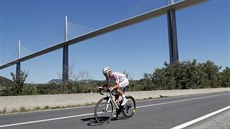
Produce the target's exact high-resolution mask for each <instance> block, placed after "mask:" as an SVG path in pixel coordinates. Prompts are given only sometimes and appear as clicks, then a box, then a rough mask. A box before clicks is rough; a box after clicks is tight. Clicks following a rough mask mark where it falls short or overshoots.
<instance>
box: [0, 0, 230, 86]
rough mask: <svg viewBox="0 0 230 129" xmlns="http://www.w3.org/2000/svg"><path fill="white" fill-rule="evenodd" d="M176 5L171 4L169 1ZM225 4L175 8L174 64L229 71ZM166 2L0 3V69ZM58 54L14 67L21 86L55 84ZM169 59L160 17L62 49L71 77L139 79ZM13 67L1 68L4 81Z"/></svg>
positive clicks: (223, 0) (212, 0) (218, 0)
mask: <svg viewBox="0 0 230 129" xmlns="http://www.w3.org/2000/svg"><path fill="white" fill-rule="evenodd" d="M177 1H180V0H175V2H177ZM229 4H230V2H229V1H228V0H209V1H208V2H205V3H202V4H199V5H195V6H192V7H189V8H185V9H182V10H177V11H176V22H177V36H178V49H179V60H180V61H188V60H190V61H191V60H193V59H197V61H198V62H200V63H204V62H206V61H207V60H211V61H213V62H215V64H216V65H219V66H222V69H224V68H225V67H230V38H229V37H230V26H229V19H230V14H229V13H230V9H229ZM165 5H167V0H39V1H38V0H0V65H2V64H5V63H7V62H9V61H12V60H15V59H17V49H18V48H17V47H18V46H17V45H18V42H19V40H20V41H21V44H22V47H21V57H23V56H26V55H28V54H32V53H34V52H37V51H39V50H41V49H44V48H47V47H49V46H52V45H55V44H58V43H60V42H63V41H64V26H65V16H67V17H68V30H69V31H68V38H69V39H71V38H74V37H77V36H80V35H82V34H85V33H87V32H90V31H93V30H95V29H99V28H102V27H104V26H107V25H110V24H112V23H115V22H118V21H120V20H124V19H127V18H129V17H132V16H135V15H138V14H141V13H144V12H147V11H150V10H153V9H157V8H159V7H162V6H165ZM62 51H63V50H62V49H59V50H56V51H53V52H51V53H48V54H45V55H42V56H39V57H36V58H33V59H30V60H28V61H25V62H22V63H21V68H22V69H23V70H24V71H26V72H28V74H29V76H28V78H27V80H26V82H28V83H47V82H49V81H50V80H51V79H59V78H60V75H61V71H62ZM164 62H169V45H168V28H167V15H162V16H159V17H156V18H153V19H150V20H147V21H144V22H141V23H138V24H135V25H132V26H128V27H125V28H122V29H119V30H116V31H113V32H110V33H107V34H104V35H101V36H98V37H95V38H92V39H89V40H86V41H83V42H80V43H77V44H75V45H71V46H69V64H70V66H71V69H72V72H73V74H72V75H75V76H78V75H79V73H80V72H87V73H88V75H89V77H88V79H96V80H102V79H104V77H103V75H102V73H101V71H102V69H103V67H105V66H109V67H111V68H112V69H113V71H118V72H123V71H126V72H128V73H129V76H130V77H131V78H132V79H141V78H142V77H143V74H144V73H153V72H154V70H155V69H156V68H162V67H163V66H164ZM15 69H16V65H13V66H11V67H8V68H5V69H3V70H0V76H4V77H6V78H9V79H11V76H10V73H11V72H15Z"/></svg>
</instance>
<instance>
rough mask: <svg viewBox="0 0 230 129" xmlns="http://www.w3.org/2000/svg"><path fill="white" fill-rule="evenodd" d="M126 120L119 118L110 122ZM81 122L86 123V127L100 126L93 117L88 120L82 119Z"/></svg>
mask: <svg viewBox="0 0 230 129" xmlns="http://www.w3.org/2000/svg"><path fill="white" fill-rule="evenodd" d="M125 119H126V118H124V117H122V116H120V117H118V118H112V119H111V121H118V120H125ZM81 120H82V121H83V122H88V123H87V125H88V126H101V125H100V124H98V123H97V121H96V119H95V118H94V117H90V118H84V119H81Z"/></svg>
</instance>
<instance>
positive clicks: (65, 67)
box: [62, 16, 69, 83]
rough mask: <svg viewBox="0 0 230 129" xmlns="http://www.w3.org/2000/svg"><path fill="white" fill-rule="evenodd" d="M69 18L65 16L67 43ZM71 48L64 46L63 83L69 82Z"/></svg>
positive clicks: (66, 38)
mask: <svg viewBox="0 0 230 129" xmlns="http://www.w3.org/2000/svg"><path fill="white" fill-rule="evenodd" d="M67 24H68V23H67V16H65V41H67V40H68V25H67ZM68 47H69V46H68V45H64V46H63V65H62V82H63V83H65V82H68V81H69V48H68Z"/></svg>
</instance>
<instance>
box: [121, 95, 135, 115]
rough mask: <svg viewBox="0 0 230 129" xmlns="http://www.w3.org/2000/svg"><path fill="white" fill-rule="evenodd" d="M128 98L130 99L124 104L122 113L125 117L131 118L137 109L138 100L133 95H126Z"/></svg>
mask: <svg viewBox="0 0 230 129" xmlns="http://www.w3.org/2000/svg"><path fill="white" fill-rule="evenodd" d="M126 99H128V101H127V103H126V104H125V106H124V109H123V111H122V114H123V116H124V117H126V118H130V117H132V116H133V114H134V113H135V111H136V102H135V99H134V98H133V97H132V96H126Z"/></svg>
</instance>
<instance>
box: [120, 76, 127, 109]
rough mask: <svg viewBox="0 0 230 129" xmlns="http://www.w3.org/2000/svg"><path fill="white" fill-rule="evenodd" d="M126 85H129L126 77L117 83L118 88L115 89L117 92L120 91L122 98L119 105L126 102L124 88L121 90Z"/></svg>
mask: <svg viewBox="0 0 230 129" xmlns="http://www.w3.org/2000/svg"><path fill="white" fill-rule="evenodd" d="M128 85H129V80H128V79H125V80H124V81H123V82H121V83H120V84H119V88H118V89H117V91H118V92H119V93H120V95H121V96H122V100H123V102H122V104H121V106H124V105H125V104H126V102H127V99H126V98H125V94H124V89H123V90H121V88H125V87H126V86H128Z"/></svg>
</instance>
